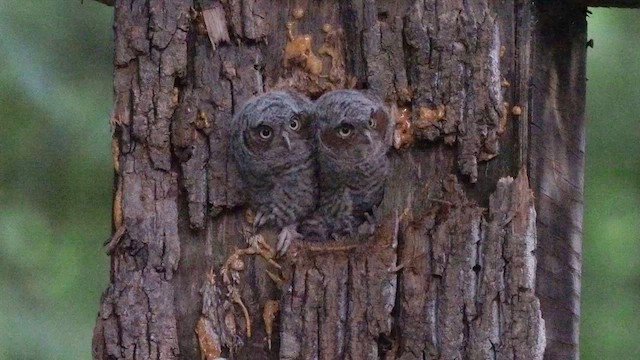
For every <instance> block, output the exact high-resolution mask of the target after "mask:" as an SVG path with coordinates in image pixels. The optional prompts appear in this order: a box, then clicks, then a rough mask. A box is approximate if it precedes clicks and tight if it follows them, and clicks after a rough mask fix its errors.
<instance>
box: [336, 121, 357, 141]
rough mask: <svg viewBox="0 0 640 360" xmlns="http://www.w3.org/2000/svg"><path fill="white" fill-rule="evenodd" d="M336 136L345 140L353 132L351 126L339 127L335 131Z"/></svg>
mask: <svg viewBox="0 0 640 360" xmlns="http://www.w3.org/2000/svg"><path fill="white" fill-rule="evenodd" d="M336 130H337V132H338V136H340V137H341V138H347V137H349V136H350V135H351V133H352V132H353V126H351V125H349V124H344V125H340V126H339V127H338V128H337V129H336Z"/></svg>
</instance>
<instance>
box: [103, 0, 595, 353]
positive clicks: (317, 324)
mask: <svg viewBox="0 0 640 360" xmlns="http://www.w3.org/2000/svg"><path fill="white" fill-rule="evenodd" d="M579 10H581V8H580V7H575V8H572V7H570V6H560V7H554V6H552V5H549V4H547V3H545V2H543V4H541V5H533V4H532V3H531V2H528V1H519V0H518V1H485V0H473V1H439V0H416V1H412V0H406V1H396V2H391V1H373V0H352V1H323V2H317V1H302V0H301V1H296V2H293V3H287V4H283V3H282V4H281V3H280V2H272V1H266V0H228V1H217V0H202V1H199V2H196V3H195V4H194V2H193V1H191V0H117V1H116V3H115V19H114V22H115V34H116V36H115V52H116V53H115V57H114V61H115V73H114V88H115V104H114V111H113V117H112V126H113V134H114V135H113V137H114V146H113V152H114V168H115V176H116V181H115V184H116V189H115V192H114V216H113V218H114V220H113V226H114V237H113V239H112V240H111V242H110V243H109V245H108V251H109V253H110V255H111V265H112V266H111V282H110V285H109V287H108V288H107V289H106V291H105V293H104V296H103V299H102V305H101V309H100V314H99V316H98V320H97V324H96V327H95V332H94V340H93V350H94V352H93V357H94V359H151V358H153V359H178V358H181V359H198V358H201V359H216V358H219V357H224V358H233V359H278V358H280V359H403V360H408V359H542V358H543V357H544V358H548V359H552V358H558V359H560V358H562V359H570V358H576V357H577V348H576V344H577V336H576V337H573V335H575V334H577V332H576V330H575V329H577V328H576V324H577V320H576V319H577V308H576V307H575V306H576V299H577V297H578V295H576V294H573V295H572V296H571V297H570V299H571V301H570V302H567V300H566V297H563V296H565V295H566V294H571V292H572V291H575V289H576V288H579V283H578V282H577V281H576V280H575V279H576V277H577V276H579V275H578V274H579V263H580V256H579V244H580V240H579V231H580V229H581V211H580V210H581V201H582V190H581V186H582V183H581V176H582V171H583V165H582V164H583V162H582V152H581V151H582V143H581V141H582V140H581V139H582V132H581V129H582V124H583V118H582V107H581V106H582V105H583V102H584V92H583V90H584V51H582V50H578V48H577V47H574V45H575V46H577V45H576V44H578V43H579V41H581V38H580V36H583V35H584V26H583V25H584V21H582V22H581V21H577V20H578V19H579V16H578V15H575V14H576V13H577V12H578V11H579ZM552 13H553V14H556V15H557V14H558V13H561V14H564V15H565V17H564V18H563V19H567V18H572V19H574V20H576V21H573V22H571V24H572V25H571V32H569V33H566V34H565V33H564V32H563V30H562V29H563V26H564V25H563V24H564V23H562V24H561V23H560V22H559V21H555V20H553V18H552V17H551V14H552ZM581 16H584V14H582V15H581ZM538 21H541V22H538ZM567 43H569V44H571V46H570V47H565V46H564V45H565V44H567ZM582 46H583V45H582ZM547 47H548V48H547ZM583 47H584V46H583ZM547 51H548V52H547ZM567 52H569V53H567ZM547 53H549V54H550V55H547ZM549 59H555V62H553V63H549V62H548V60H549ZM565 59H569V60H565ZM567 76H568V78H569V79H570V81H569V82H563V81H560V79H565V78H567ZM565 84H568V85H566V87H565ZM278 88H292V89H296V90H298V91H301V92H304V93H306V94H307V95H309V96H310V97H312V98H316V97H318V96H319V95H321V94H322V93H324V92H326V91H328V90H332V89H336V88H365V89H370V90H371V91H373V92H375V93H377V94H378V95H379V96H380V97H381V98H383V99H385V101H386V102H387V104H388V105H389V107H390V109H391V110H392V114H393V116H394V117H396V123H397V133H396V136H395V139H396V140H395V143H394V145H395V149H394V150H393V152H392V154H391V155H390V157H391V161H392V164H393V171H392V174H391V176H390V177H389V179H388V183H387V187H386V192H385V198H384V201H383V204H382V205H381V209H380V212H381V216H380V219H381V220H380V224H379V226H378V229H377V231H376V233H375V235H374V236H373V238H372V239H345V240H343V241H340V242H331V243H326V244H304V243H301V244H294V246H293V247H292V250H291V252H290V254H289V256H288V257H287V258H286V259H274V258H273V252H272V249H271V246H273V244H274V243H275V233H274V231H273V230H272V229H267V230H265V231H264V232H262V233H261V234H257V235H256V234H251V233H250V232H249V231H248V229H249V226H248V224H249V223H250V218H251V216H252V214H250V212H247V209H246V207H245V206H244V204H245V195H244V189H243V185H242V184H241V181H240V179H239V177H238V174H237V170H236V169H235V167H234V165H233V162H232V161H231V157H230V156H229V154H228V152H229V146H228V143H229V133H230V130H231V129H230V123H231V119H232V116H233V113H234V111H235V110H237V109H238V108H239V106H240V105H241V104H242V103H243V102H244V101H245V100H246V99H248V98H249V97H251V96H253V95H255V94H258V93H262V92H264V91H268V90H271V89H278ZM555 91H558V92H555ZM566 99H572V100H571V101H572V102H571V107H570V108H568V109H567V108H563V107H560V106H558V105H557V101H564V100H566ZM554 101H555V102H554ZM568 118H571V119H572V121H571V122H567V119H568ZM558 124H570V126H571V129H573V130H575V131H568V130H567V129H566V128H561V127H558V126H559V125H558ZM549 139H551V141H550V142H549ZM561 154H567V156H566V157H563V158H562V159H564V160H567V162H564V163H563V164H564V165H563V167H562V171H556V172H554V173H550V171H551V170H553V169H556V170H558V168H554V166H555V165H554V164H557V160H558V159H557V158H556V157H557V156H560V155H561ZM569 159H574V160H577V161H573V162H569V161H568V160H569ZM549 174H556V175H561V176H560V177H561V178H562V179H566V180H567V184H565V183H563V182H553V181H550V180H549V179H550V178H549ZM563 174H564V175H563ZM529 175H530V176H531V178H529ZM534 194H535V196H534ZM568 197H570V198H571V199H572V200H573V201H574V202H572V203H562V201H564V200H566V199H567V198H568ZM547 199H552V200H553V201H551V202H549V201H548V200H547ZM558 204H563V205H558ZM566 204H570V205H566ZM554 206H555V207H554ZM558 214H560V215H561V216H562V218H561V220H557V219H553V217H554V216H555V215H558ZM565 220H566V221H565ZM563 224H564V225H563ZM566 224H571V227H570V229H571V231H569V232H567V231H565V230H563V229H567V228H566ZM563 226H565V227H563ZM569 240H571V241H572V243H571V246H572V248H571V250H568V249H567V247H566V244H567V243H568V241H569ZM576 248H578V249H576ZM540 254H543V257H542V258H540ZM554 259H570V263H569V264H571V265H570V268H569V270H568V276H569V277H570V278H569V279H567V278H565V277H563V276H565V275H564V274H559V273H554V272H552V271H551V270H550V267H549V266H550V264H552V263H553V262H552V260H554ZM550 281H556V282H553V284H554V285H553V286H550V285H548V284H550ZM556 284H557V285H556ZM578 294H579V293H578ZM556 305H561V306H568V307H570V311H569V314H570V315H569V318H570V321H566V319H567V318H566V316H567V313H562V312H561V313H558V312H557V310H556V309H557V307H556ZM566 334H571V336H565V335H566ZM567 344H569V346H566V345H567ZM546 349H547V351H546V352H545V350H546ZM549 350H550V351H551V352H549ZM549 354H553V355H552V356H549Z"/></svg>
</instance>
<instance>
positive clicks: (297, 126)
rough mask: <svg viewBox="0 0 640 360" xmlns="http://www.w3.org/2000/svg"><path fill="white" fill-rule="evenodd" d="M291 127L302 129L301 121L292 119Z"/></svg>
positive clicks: (292, 128)
mask: <svg viewBox="0 0 640 360" xmlns="http://www.w3.org/2000/svg"><path fill="white" fill-rule="evenodd" d="M289 128H290V129H291V130H298V129H300V121H298V120H297V119H291V121H289Z"/></svg>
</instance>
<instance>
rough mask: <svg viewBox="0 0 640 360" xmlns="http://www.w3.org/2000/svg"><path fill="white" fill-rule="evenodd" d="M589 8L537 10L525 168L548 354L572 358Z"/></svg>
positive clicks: (579, 252) (547, 7)
mask: <svg viewBox="0 0 640 360" xmlns="http://www.w3.org/2000/svg"><path fill="white" fill-rule="evenodd" d="M585 10H586V8H584V7H581V6H576V7H572V6H567V5H563V4H561V3H558V2H552V1H548V2H545V3H543V4H541V5H540V6H539V7H538V9H537V12H536V18H537V19H538V21H537V22H536V25H535V29H534V39H535V40H534V46H533V66H532V69H531V74H532V80H531V90H530V91H531V95H530V96H531V103H530V107H529V116H530V141H529V143H530V148H529V168H530V169H531V170H530V175H531V187H532V189H533V191H534V193H535V194H536V209H537V211H538V224H537V225H538V226H537V227H538V249H537V251H536V255H537V258H538V274H537V275H538V277H537V278H538V281H537V286H536V293H537V294H538V295H539V296H540V302H541V303H542V314H543V318H544V319H545V321H546V324H547V352H546V358H547V359H577V358H578V330H579V320H580V269H581V263H582V209H583V201H582V199H583V195H582V194H583V186H584V178H583V176H584V146H585V143H584V141H585V133H584V123H585V121H584V120H585V116H584V111H585V110H584V99H585V94H586V51H587V49H586V46H585V44H586V42H587V24H586V20H585V17H584V15H583V13H584V11H585Z"/></svg>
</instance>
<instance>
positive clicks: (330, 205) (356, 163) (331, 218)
mask: <svg viewBox="0 0 640 360" xmlns="http://www.w3.org/2000/svg"><path fill="white" fill-rule="evenodd" d="M313 117H314V139H315V142H316V148H317V149H316V151H317V160H318V165H319V181H318V184H319V191H320V194H319V197H320V199H319V203H318V208H317V209H316V210H315V211H314V213H313V215H312V216H310V217H308V219H306V220H305V221H304V223H303V224H302V225H301V229H300V233H302V234H303V235H304V237H305V239H308V240H316V241H322V240H327V239H331V238H332V237H333V238H335V237H339V236H344V235H346V236H349V235H353V234H355V233H356V232H357V230H358V228H359V227H360V225H363V224H364V223H365V222H367V223H369V224H370V225H373V224H372V220H371V219H372V216H371V215H372V211H373V210H374V209H375V208H376V207H377V206H378V205H379V204H380V202H381V201H382V197H383V194H384V187H385V180H386V178H387V176H388V175H389V172H390V165H389V159H388V157H387V154H388V151H389V149H390V145H391V139H392V135H393V126H392V122H391V121H390V118H389V115H388V113H387V111H386V110H385V108H384V106H383V104H382V102H381V101H379V100H377V99H375V98H374V97H373V96H371V95H367V94H364V93H362V92H360V91H356V90H336V91H332V92H329V93H326V94H324V95H323V96H321V97H320V98H319V99H318V100H316V102H315V104H314V110H313ZM369 229H370V227H369ZM370 231H371V230H369V232H370Z"/></svg>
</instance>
